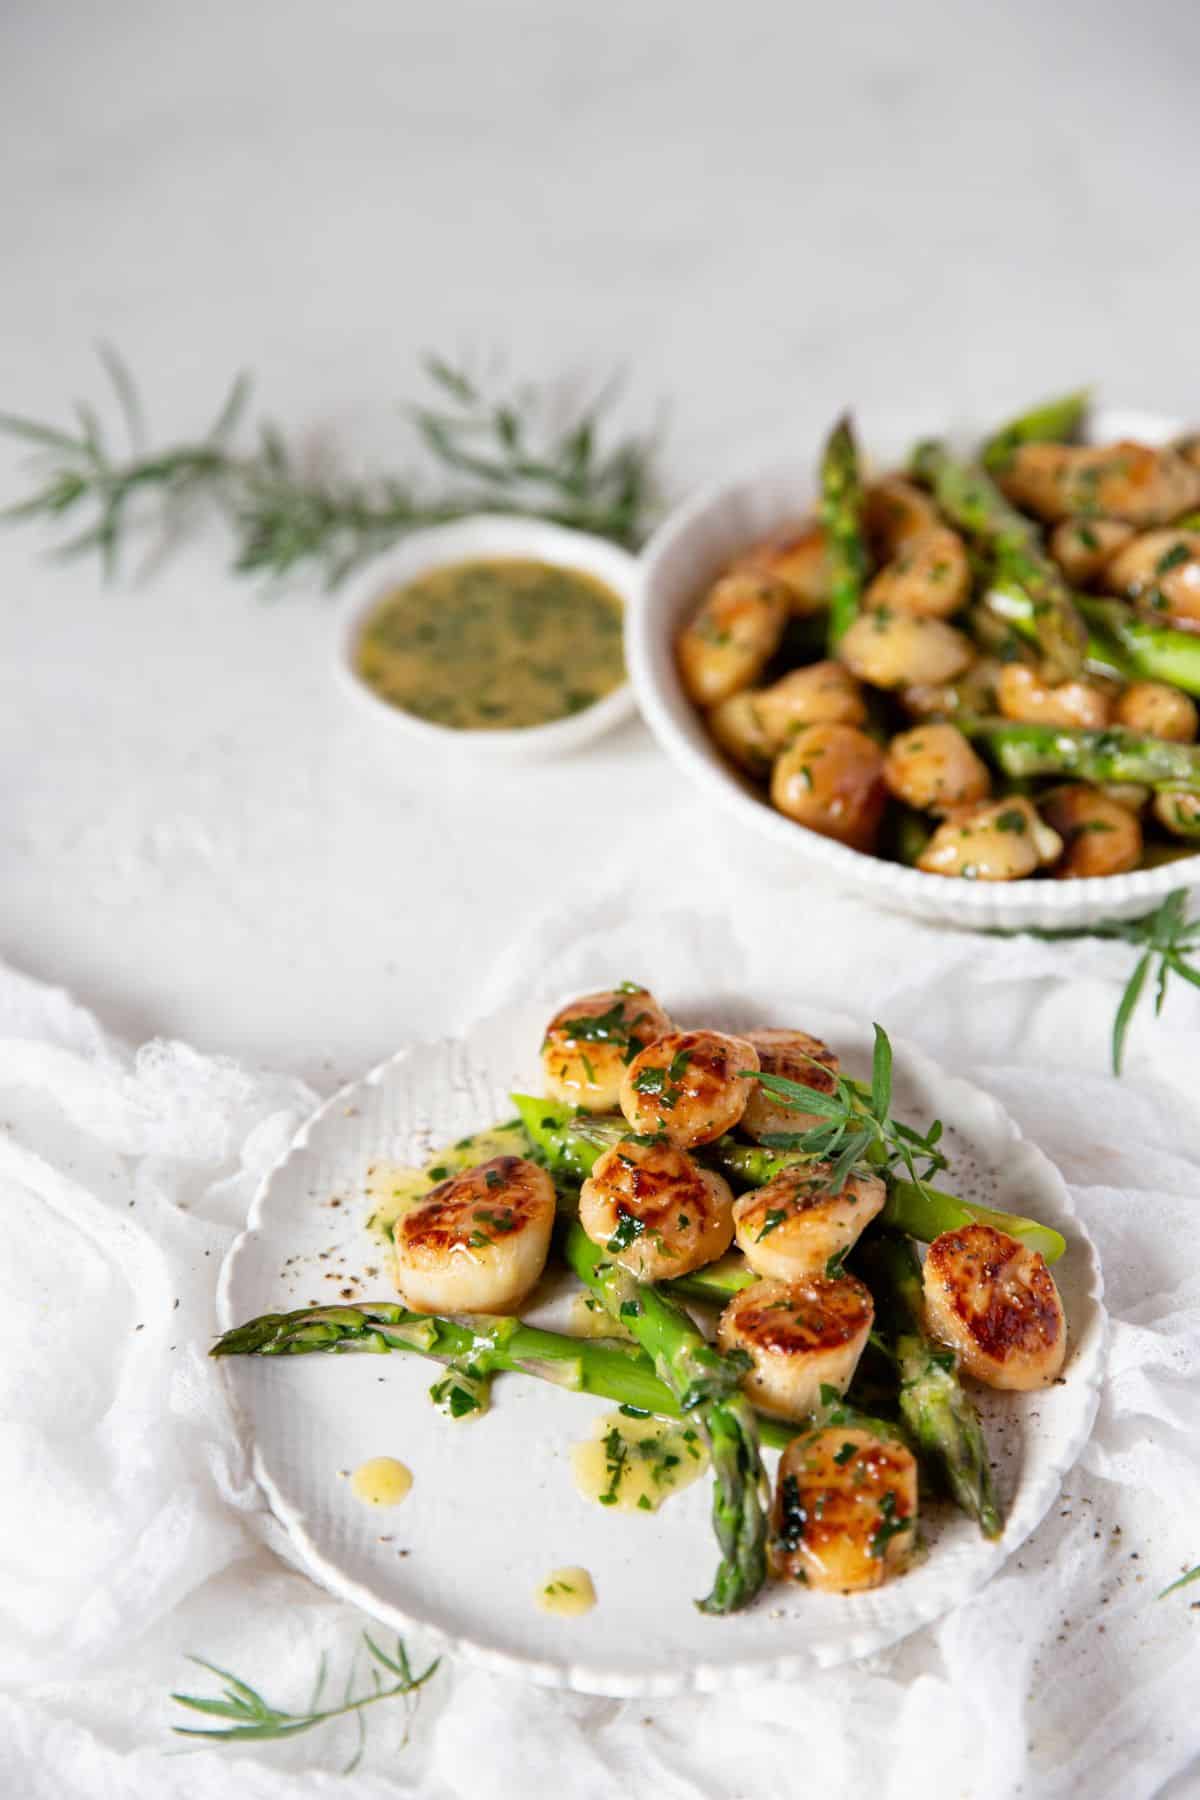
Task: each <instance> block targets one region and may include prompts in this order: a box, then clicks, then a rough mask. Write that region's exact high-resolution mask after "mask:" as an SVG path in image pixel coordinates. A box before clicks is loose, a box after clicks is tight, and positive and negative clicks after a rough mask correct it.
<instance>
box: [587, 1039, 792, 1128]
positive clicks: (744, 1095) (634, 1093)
mask: <svg viewBox="0 0 1200 1800" xmlns="http://www.w3.org/2000/svg"><path fill="white" fill-rule="evenodd" d="M757 1069H758V1052H757V1051H756V1050H755V1048H754V1046H753V1044H750V1043H748V1042H747V1041H746V1039H745V1038H741V1037H727V1036H726V1035H725V1033H724V1032H722V1031H673V1032H668V1034H667V1035H666V1036H665V1037H661V1038H659V1039H658V1040H657V1042H656V1043H653V1044H650V1045H648V1046H647V1047H646V1049H644V1050H642V1051H641V1052H640V1053H639V1054H638V1055H637V1056H635V1057H634V1059H633V1061H632V1062H631V1063H630V1065H629V1067H628V1068H627V1069H626V1070H625V1073H624V1075H623V1077H622V1080H621V1111H622V1112H623V1113H624V1114H625V1117H626V1118H627V1119H628V1120H629V1123H630V1124H631V1125H632V1126H633V1129H634V1130H635V1131H637V1132H646V1133H650V1134H655V1133H658V1132H662V1133H663V1134H664V1135H665V1136H666V1137H667V1138H669V1139H670V1141H671V1142H672V1143H673V1144H680V1145H682V1146H683V1147H684V1148H685V1149H686V1148H687V1147H688V1145H690V1144H708V1143H711V1142H712V1140H713V1138H719V1137H720V1136H721V1134H722V1133H723V1132H726V1131H732V1129H733V1127H734V1126H735V1125H736V1124H737V1122H738V1120H739V1119H740V1118H741V1116H742V1114H743V1113H744V1112H745V1110H746V1105H747V1102H748V1101H749V1099H750V1095H751V1093H752V1091H753V1088H754V1081H753V1078H752V1077H753V1074H754V1073H755V1072H756V1071H757Z"/></svg>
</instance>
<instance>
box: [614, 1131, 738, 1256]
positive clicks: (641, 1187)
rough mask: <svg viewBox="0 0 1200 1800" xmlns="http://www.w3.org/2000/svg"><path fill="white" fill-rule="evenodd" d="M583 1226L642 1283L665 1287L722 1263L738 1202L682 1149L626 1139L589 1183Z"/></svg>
mask: <svg viewBox="0 0 1200 1800" xmlns="http://www.w3.org/2000/svg"><path fill="white" fill-rule="evenodd" d="M579 1223H580V1224H581V1225H582V1226H583V1229H584V1230H585V1231H586V1232H587V1234H588V1236H589V1237H590V1238H591V1240H592V1242H593V1243H594V1244H602V1245H603V1246H604V1247H605V1249H607V1250H608V1251H609V1253H610V1254H611V1256H612V1257H613V1259H614V1261H616V1262H619V1263H621V1264H622V1265H623V1266H624V1267H625V1268H627V1269H629V1270H630V1271H631V1272H632V1273H633V1274H634V1275H636V1276H637V1277H638V1279H639V1281H667V1280H669V1279H670V1277H671V1276H673V1275H687V1274H688V1273H689V1272H690V1271H691V1270H692V1269H700V1268H703V1266H704V1264H705V1263H710V1262H715V1261H716V1259H717V1257H718V1256H724V1254H725V1252H726V1250H728V1248H729V1245H730V1242H731V1240H732V1238H733V1195H732V1194H731V1193H730V1191H729V1186H728V1184H727V1182H726V1181H725V1180H724V1179H723V1177H722V1176H720V1175H718V1174H716V1173H715V1171H714V1170H712V1169H701V1168H699V1167H697V1165H696V1164H695V1163H694V1162H693V1161H692V1159H691V1157H690V1156H689V1155H688V1153H687V1151H686V1150H681V1149H679V1147H678V1146H677V1145H675V1144H671V1143H668V1142H667V1141H666V1140H665V1139H664V1140H663V1141H662V1142H661V1143H657V1142H656V1143H644V1142H639V1141H638V1140H637V1139H634V1138H624V1139H622V1141H621V1142H620V1143H619V1144H616V1145H615V1146H614V1147H613V1149H611V1150H606V1151H605V1153H604V1155H603V1156H601V1157H600V1158H599V1160H598V1161H597V1163H596V1166H595V1168H594V1169H593V1170H592V1173H591V1175H590V1176H589V1177H588V1179H587V1180H586V1181H585V1182H584V1184H583V1187H582V1189H581V1191H580V1195H579Z"/></svg>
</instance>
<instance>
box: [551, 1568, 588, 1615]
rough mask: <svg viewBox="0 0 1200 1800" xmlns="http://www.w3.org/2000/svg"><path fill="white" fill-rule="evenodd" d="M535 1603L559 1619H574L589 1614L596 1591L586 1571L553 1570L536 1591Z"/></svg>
mask: <svg viewBox="0 0 1200 1800" xmlns="http://www.w3.org/2000/svg"><path fill="white" fill-rule="evenodd" d="M537 1603H538V1605H539V1606H540V1607H541V1609H542V1611H543V1612H548V1613H556V1614H557V1615H558V1617H559V1618H560V1619H576V1618H578V1617H579V1615H580V1613H586V1612H591V1610H592V1608H593V1606H595V1604H596V1589H595V1586H594V1584H593V1582H592V1578H591V1576H590V1575H589V1574H588V1572H587V1570H586V1569H555V1571H554V1573H553V1574H552V1575H549V1576H547V1578H546V1580H545V1581H544V1582H543V1583H542V1585H541V1587H540V1588H539V1589H538V1591H537Z"/></svg>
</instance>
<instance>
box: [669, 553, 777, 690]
mask: <svg viewBox="0 0 1200 1800" xmlns="http://www.w3.org/2000/svg"><path fill="white" fill-rule="evenodd" d="M790 605H791V597H790V595H789V593H788V590H787V588H786V587H784V585H783V583H782V582H781V581H776V580H774V579H773V578H772V577H771V576H769V575H761V574H756V573H755V572H753V571H751V570H740V571H734V572H732V573H730V574H728V575H723V576H722V577H721V579H720V581H718V582H717V583H716V585H715V586H714V587H712V588H711V589H710V590H709V592H708V594H707V595H706V596H705V598H704V599H703V600H702V601H701V603H700V606H699V608H698V609H697V611H696V613H695V615H694V617H693V618H692V619H690V620H689V622H688V623H687V624H686V625H685V626H684V628H683V630H682V631H681V632H680V633H679V636H678V638H677V640H676V644H675V657H676V661H677V662H678V664H679V675H680V679H681V681H682V682H683V685H684V689H685V691H686V692H687V695H688V697H689V699H691V700H694V701H695V703H696V705H697V706H716V705H717V703H718V701H721V700H726V699H728V697H729V695H730V694H736V693H739V692H740V691H741V689H742V688H747V687H752V686H753V685H754V683H755V682H756V681H757V680H758V677H759V676H760V675H761V674H762V671H763V669H764V668H765V667H766V665H767V663H768V662H769V660H770V658H771V657H772V656H773V655H774V654H775V651H776V650H777V649H778V647H779V640H780V638H781V637H782V636H783V628H784V626H785V624H786V623H787V617H788V611H789V608H790Z"/></svg>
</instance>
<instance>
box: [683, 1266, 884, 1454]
mask: <svg viewBox="0 0 1200 1800" xmlns="http://www.w3.org/2000/svg"><path fill="white" fill-rule="evenodd" d="M874 1317H875V1307H874V1304H873V1302H872V1300H871V1296H870V1293H869V1292H868V1291H867V1289H866V1288H865V1287H864V1286H863V1284H862V1282H861V1281H858V1280H856V1279H855V1277H854V1276H853V1275H838V1276H826V1275H811V1276H808V1277H807V1278H806V1279H805V1280H803V1281H756V1282H755V1283H754V1285H753V1287H748V1288H743V1289H742V1291H741V1293H739V1294H735V1295H734V1297H733V1299H732V1300H731V1301H730V1302H729V1305H728V1306H727V1307H726V1308H725V1311H724V1312H723V1313H722V1314H721V1320H720V1323H719V1325H718V1326H717V1342H718V1343H719V1344H720V1346H721V1348H722V1350H744V1351H746V1352H747V1354H748V1355H749V1357H750V1361H751V1365H752V1366H751V1369H750V1372H749V1374H748V1375H747V1376H746V1380H745V1388H746V1392H747V1393H748V1394H749V1396H750V1398H751V1399H752V1400H753V1402H754V1404H755V1406H757V1407H760V1408H761V1409H762V1411H763V1412H767V1413H772V1414H773V1415H774V1416H775V1417H776V1418H779V1419H807V1418H808V1416H809V1414H810V1413H812V1412H814V1411H815V1410H816V1408H817V1407H818V1406H820V1404H821V1398H822V1395H821V1390H822V1388H832V1389H835V1390H836V1392H837V1393H839V1394H844V1393H845V1391H846V1389H847V1388H848V1387H849V1386H850V1382H851V1380H852V1379H853V1376H854V1371H855V1369H856V1368H857V1367H858V1359H859V1357H860V1356H861V1355H862V1353H863V1350H864V1348H865V1347H866V1342H867V1338H868V1337H869V1336H870V1332H871V1324H872V1321H873V1320H874Z"/></svg>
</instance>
